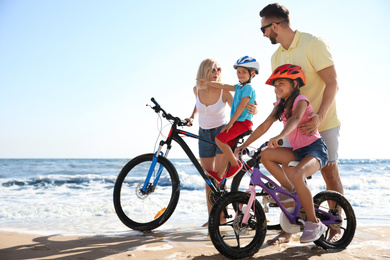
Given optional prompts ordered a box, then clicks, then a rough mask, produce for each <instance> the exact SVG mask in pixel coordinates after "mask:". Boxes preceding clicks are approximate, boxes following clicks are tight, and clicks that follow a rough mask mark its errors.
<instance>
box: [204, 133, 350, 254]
mask: <svg viewBox="0 0 390 260" xmlns="http://www.w3.org/2000/svg"><path fill="white" fill-rule="evenodd" d="M281 141H282V140H281ZM266 145H267V144H266V143H265V144H263V145H262V146H261V147H260V148H259V149H257V150H256V151H255V153H254V155H252V158H255V160H256V163H255V167H254V168H253V172H252V170H251V168H250V167H249V166H248V165H247V164H246V163H245V162H243V163H244V167H243V169H245V171H246V172H248V173H252V174H251V181H250V184H249V189H248V190H247V191H246V192H242V191H238V192H230V193H227V194H225V195H223V196H222V197H220V198H219V199H218V200H217V201H216V202H215V204H214V205H213V208H212V210H211V212H210V216H209V234H210V238H211V241H212V242H213V244H214V246H215V248H216V249H217V250H218V251H219V252H220V253H221V254H223V255H224V256H226V257H229V258H234V259H238V258H245V257H250V256H253V255H254V254H256V253H257V252H258V251H259V249H260V247H261V246H262V244H263V242H264V239H265V236H266V233H267V219H266V216H265V213H264V209H263V207H262V206H261V204H260V203H259V202H258V201H257V200H256V196H262V197H263V198H264V197H269V196H270V197H272V198H273V199H274V200H275V202H276V205H274V206H277V207H279V208H280V210H281V214H280V225H281V227H282V229H283V230H284V231H286V232H288V233H298V232H301V231H302V230H303V226H304V222H305V221H306V215H305V212H304V209H303V208H302V204H301V202H300V200H299V198H298V195H297V194H296V193H294V194H290V193H288V192H286V191H285V190H284V189H282V188H281V187H280V186H279V185H278V184H277V183H275V182H274V181H273V180H272V179H270V178H268V177H267V176H266V175H264V174H263V173H262V172H261V171H260V152H261V149H262V148H263V147H265V146H266ZM241 161H242V160H241ZM256 187H260V188H262V190H261V192H256ZM277 193H283V194H285V195H287V196H289V197H291V198H292V199H293V200H294V203H293V204H294V206H292V207H287V206H286V207H285V205H283V203H281V202H280V201H279V200H278V197H277V196H276V194H277ZM313 201H314V207H315V211H316V216H317V218H319V219H320V220H321V221H322V223H324V224H325V225H326V226H327V227H328V228H327V231H326V232H325V233H324V234H323V235H322V236H321V237H320V238H319V239H318V240H317V241H314V243H315V244H316V245H318V246H321V247H323V248H324V249H344V248H346V247H347V246H348V245H349V244H350V243H351V241H352V239H353V237H354V234H355V229H356V218H355V213H354V211H353V208H352V206H351V204H350V203H349V202H348V201H347V199H346V198H345V197H344V196H343V195H341V194H340V193H338V192H335V191H322V192H320V193H318V194H317V195H315V196H314V198H313ZM221 216H223V218H221ZM221 219H223V221H221ZM335 234H336V235H335Z"/></svg>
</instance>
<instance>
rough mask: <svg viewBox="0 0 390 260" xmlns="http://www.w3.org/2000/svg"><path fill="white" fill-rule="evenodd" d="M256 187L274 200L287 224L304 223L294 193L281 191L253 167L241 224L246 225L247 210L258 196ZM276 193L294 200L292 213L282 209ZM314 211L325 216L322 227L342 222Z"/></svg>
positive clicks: (300, 205)
mask: <svg viewBox="0 0 390 260" xmlns="http://www.w3.org/2000/svg"><path fill="white" fill-rule="evenodd" d="M263 180H264V181H263ZM256 186H259V187H261V188H262V189H263V190H264V191H265V192H267V193H268V194H269V195H270V196H271V197H272V198H273V199H274V200H275V202H276V204H277V205H278V206H279V208H280V209H281V210H282V212H283V214H284V215H285V216H286V217H287V219H288V220H289V222H290V223H291V224H293V225H302V222H301V221H304V220H302V219H301V218H300V209H301V208H302V203H301V201H300V200H299V198H298V195H297V194H296V193H294V194H290V193H288V192H287V191H285V190H284V189H282V188H281V187H280V186H279V185H278V184H276V183H275V182H274V181H273V180H271V179H270V178H268V177H267V176H266V175H264V174H263V173H262V172H261V171H260V169H259V168H257V167H255V168H254V169H253V175H252V177H251V182H250V184H249V188H248V190H247V191H246V192H247V193H250V194H251V195H250V199H249V203H248V208H247V209H246V211H245V213H244V218H243V224H247V223H248V219H249V210H250V208H251V207H252V205H254V204H253V202H254V199H255V198H256V196H258V194H257V193H256V188H255V187H256ZM277 192H279V193H283V194H285V195H287V196H289V197H291V198H292V199H293V200H294V202H295V207H294V212H293V213H290V212H288V210H287V209H286V207H284V205H283V204H282V203H281V202H280V201H279V200H278V198H277V196H276V193H277ZM260 195H261V196H264V194H260ZM249 205H250V207H249ZM315 211H316V212H318V213H320V214H321V215H323V216H326V218H327V219H326V220H321V221H322V223H323V224H324V225H327V226H329V225H331V224H340V223H341V222H342V220H341V219H340V218H339V217H337V216H334V215H333V214H332V213H330V212H326V211H324V210H322V209H320V208H316V207H315Z"/></svg>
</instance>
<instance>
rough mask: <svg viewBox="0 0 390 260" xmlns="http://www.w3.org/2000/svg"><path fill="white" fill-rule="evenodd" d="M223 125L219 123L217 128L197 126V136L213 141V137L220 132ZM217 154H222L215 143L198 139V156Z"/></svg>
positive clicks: (207, 156) (204, 156) (206, 156)
mask: <svg viewBox="0 0 390 260" xmlns="http://www.w3.org/2000/svg"><path fill="white" fill-rule="evenodd" d="M224 126H225V125H221V126H220V127H217V128H212V129H203V128H200V127H199V136H200V137H202V138H204V139H206V140H209V141H211V142H214V143H215V137H216V136H217V135H218V134H219V132H221V130H222V128H223V127H224ZM217 154H222V151H221V149H219V147H218V146H217V145H216V144H215V145H214V144H210V143H208V142H205V141H202V140H199V157H200V158H210V157H215V156H216V155H217Z"/></svg>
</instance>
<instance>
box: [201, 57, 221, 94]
mask: <svg viewBox="0 0 390 260" xmlns="http://www.w3.org/2000/svg"><path fill="white" fill-rule="evenodd" d="M215 65H217V66H218V67H219V64H218V62H217V60H215V59H212V58H207V59H204V60H203V61H202V63H200V65H199V69H198V74H197V76H196V78H197V79H205V80H209V77H210V74H211V72H212V70H213V68H214V66H215ZM217 81H218V82H221V75H219V77H218V80H217ZM196 86H197V87H198V88H199V89H202V88H205V86H201V85H200V84H199V82H198V81H197V82H196Z"/></svg>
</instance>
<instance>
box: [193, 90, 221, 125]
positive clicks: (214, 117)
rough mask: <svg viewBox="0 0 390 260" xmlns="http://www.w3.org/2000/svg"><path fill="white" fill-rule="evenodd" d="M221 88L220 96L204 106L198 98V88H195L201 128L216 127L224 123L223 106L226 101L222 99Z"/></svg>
mask: <svg viewBox="0 0 390 260" xmlns="http://www.w3.org/2000/svg"><path fill="white" fill-rule="evenodd" d="M222 94H223V90H222V89H221V96H220V97H219V99H218V101H217V102H216V103H215V104H212V105H209V106H205V105H204V104H202V103H201V102H200V100H199V95H198V88H196V103H195V106H196V109H197V110H198V114H199V126H200V127H201V128H203V129H212V128H217V127H219V126H221V125H223V124H225V122H226V121H225V106H226V103H225V102H223V101H222Z"/></svg>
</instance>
